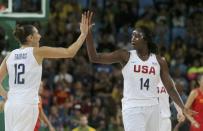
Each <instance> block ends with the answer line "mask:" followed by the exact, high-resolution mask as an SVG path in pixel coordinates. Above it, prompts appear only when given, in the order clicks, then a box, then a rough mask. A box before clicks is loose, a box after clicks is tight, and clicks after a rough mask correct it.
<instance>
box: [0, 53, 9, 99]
mask: <svg viewBox="0 0 203 131" xmlns="http://www.w3.org/2000/svg"><path fill="white" fill-rule="evenodd" d="M7 58H8V56H7V57H6V58H5V59H4V60H3V62H2V63H1V66H0V95H1V96H2V97H3V98H4V99H7V91H6V90H5V89H4V88H3V86H2V81H3V80H4V78H5V76H6V75H7V74H8V71H7V66H6V60H7Z"/></svg>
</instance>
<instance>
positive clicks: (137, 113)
mask: <svg viewBox="0 0 203 131" xmlns="http://www.w3.org/2000/svg"><path fill="white" fill-rule="evenodd" d="M122 114H123V124H124V129H125V131H159V119H160V117H159V114H160V112H159V105H158V104H157V105H153V106H144V107H134V108H129V109H125V110H123V111H122Z"/></svg>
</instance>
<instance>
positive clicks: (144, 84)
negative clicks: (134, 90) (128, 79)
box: [140, 78, 149, 90]
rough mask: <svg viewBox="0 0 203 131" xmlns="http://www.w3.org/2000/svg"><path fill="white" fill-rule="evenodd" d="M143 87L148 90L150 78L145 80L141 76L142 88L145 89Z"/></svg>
mask: <svg viewBox="0 0 203 131" xmlns="http://www.w3.org/2000/svg"><path fill="white" fill-rule="evenodd" d="M143 87H145V88H146V89H147V90H148V89H149V78H148V79H146V80H145V81H144V80H143V78H140V89H141V90H143Z"/></svg>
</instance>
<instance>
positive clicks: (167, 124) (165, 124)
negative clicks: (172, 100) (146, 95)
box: [157, 80, 171, 131]
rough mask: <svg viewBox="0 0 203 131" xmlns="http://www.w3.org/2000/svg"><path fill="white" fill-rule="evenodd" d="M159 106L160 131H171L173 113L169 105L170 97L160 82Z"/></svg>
mask: <svg viewBox="0 0 203 131" xmlns="http://www.w3.org/2000/svg"><path fill="white" fill-rule="evenodd" d="M157 88H158V94H159V105H160V129H159V131H171V120H170V117H171V111H170V105H169V95H168V93H167V91H166V89H165V87H164V85H163V83H162V81H161V80H160V82H159V84H158V86H157Z"/></svg>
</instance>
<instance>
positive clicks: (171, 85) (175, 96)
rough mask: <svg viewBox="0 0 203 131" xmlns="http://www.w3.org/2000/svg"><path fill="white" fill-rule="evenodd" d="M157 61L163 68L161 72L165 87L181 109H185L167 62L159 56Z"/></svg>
mask: <svg viewBox="0 0 203 131" xmlns="http://www.w3.org/2000/svg"><path fill="white" fill-rule="evenodd" d="M157 60H158V62H159V64H160V68H161V71H160V75H161V80H162V82H163V84H164V86H165V87H166V90H167V92H168V94H169V95H170V97H171V98H172V99H173V101H175V103H176V104H177V105H178V106H179V107H180V108H181V109H184V104H183V101H182V100H181V98H180V95H179V94H178V92H177V90H176V88H175V84H174V82H173V81H172V79H171V76H170V74H169V69H168V65H167V62H166V61H165V59H163V58H161V57H160V56H157Z"/></svg>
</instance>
